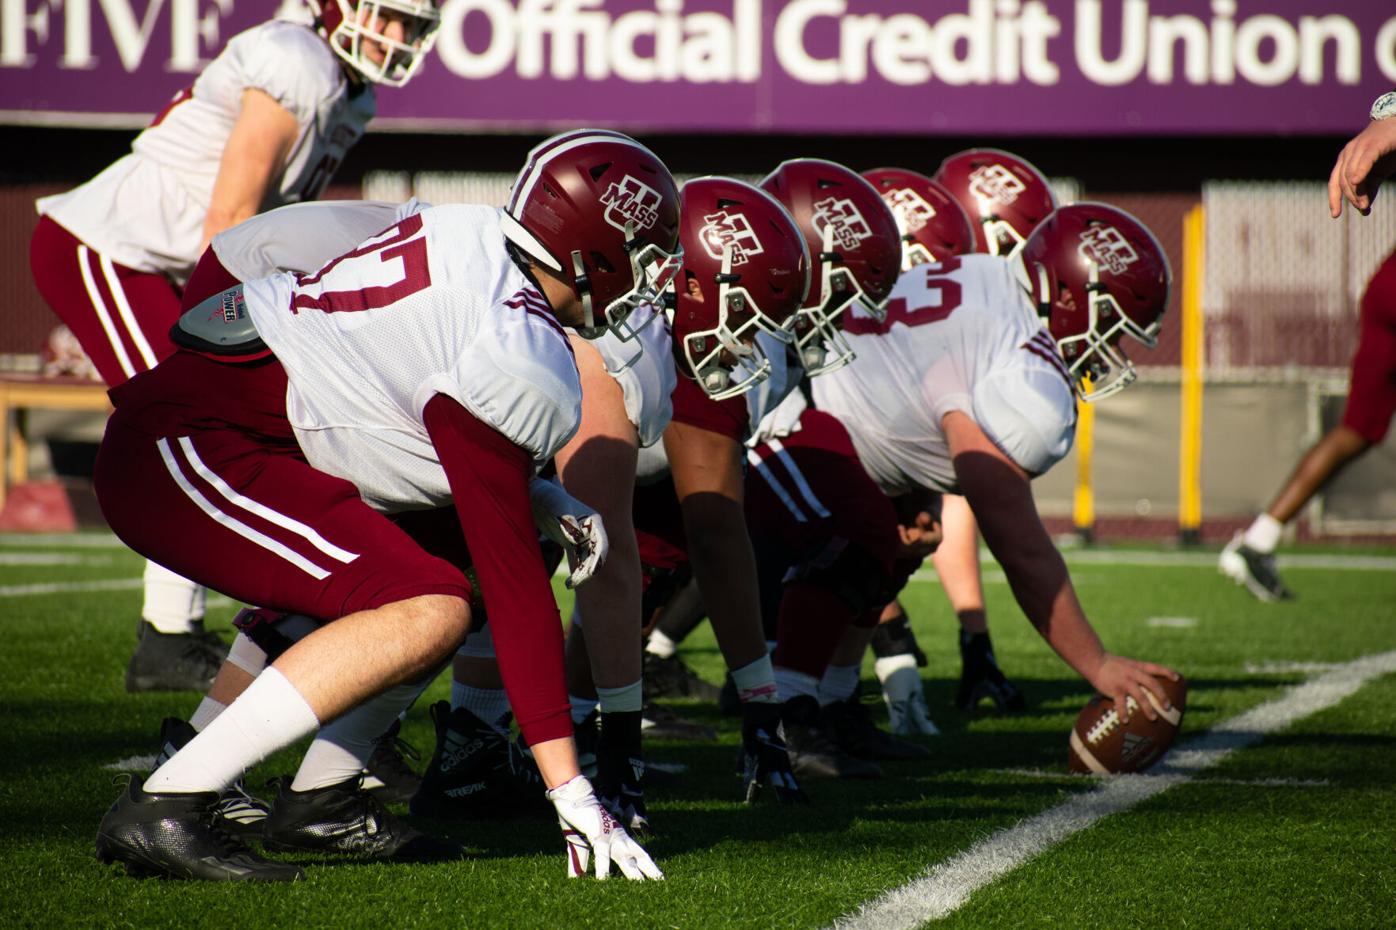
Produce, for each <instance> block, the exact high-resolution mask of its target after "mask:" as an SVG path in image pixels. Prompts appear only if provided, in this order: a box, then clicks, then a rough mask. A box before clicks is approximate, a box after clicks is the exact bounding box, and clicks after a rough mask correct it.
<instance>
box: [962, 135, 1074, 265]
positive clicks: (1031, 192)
mask: <svg viewBox="0 0 1396 930" xmlns="http://www.w3.org/2000/svg"><path fill="white" fill-rule="evenodd" d="M935 180H936V181H937V182H938V183H939V184H941V186H943V187H944V188H945V189H946V190H948V191H950V193H952V194H954V195H955V199H956V200H958V201H959V202H960V206H962V207H964V208H965V212H966V213H968V214H969V216H970V220H971V221H972V222H973V223H974V229H975V233H974V234H975V238H976V239H978V241H979V249H978V251H980V252H988V253H989V254H990V255H1011V254H1012V253H1013V250H1014V249H1016V248H1018V247H1019V246H1020V245H1022V243H1023V240H1024V239H1026V238H1027V237H1028V233H1030V232H1032V230H1033V227H1035V226H1036V225H1037V224H1038V223H1040V222H1042V220H1043V218H1044V217H1046V216H1047V214H1049V213H1051V212H1052V211H1053V210H1055V209H1056V208H1057V198H1056V195H1055V194H1053V193H1052V188H1051V186H1049V185H1048V183H1047V179H1046V178H1045V177H1043V176H1042V172H1041V171H1038V170H1037V169H1036V168H1034V167H1033V166H1032V165H1031V164H1029V163H1028V162H1026V161H1024V160H1023V159H1021V158H1019V157H1018V156H1017V155H1013V154H1010V153H1008V152H1004V151H1002V150H1000V149H967V150H965V151H963V152H958V153H956V154H954V155H951V156H950V157H949V158H947V159H945V161H943V162H941V163H940V168H939V169H937V171H936V173H935Z"/></svg>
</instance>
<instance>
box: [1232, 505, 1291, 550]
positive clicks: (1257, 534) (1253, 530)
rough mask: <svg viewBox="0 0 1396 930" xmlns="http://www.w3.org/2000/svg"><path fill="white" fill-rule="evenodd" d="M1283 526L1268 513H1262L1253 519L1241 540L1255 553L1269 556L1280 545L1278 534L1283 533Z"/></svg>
mask: <svg viewBox="0 0 1396 930" xmlns="http://www.w3.org/2000/svg"><path fill="white" fill-rule="evenodd" d="M1284 528H1285V525H1284V524H1283V523H1281V522H1280V521H1279V520H1276V519H1275V518H1274V517H1272V516H1270V515H1269V514H1268V513H1263V514H1261V515H1260V516H1258V517H1256V518H1255V522H1253V523H1252V524H1251V525H1250V526H1249V527H1247V528H1246V534H1245V536H1243V537H1242V540H1243V541H1244V542H1245V544H1246V545H1247V546H1250V547H1251V548H1252V549H1254V550H1255V551H1256V552H1260V553H1263V554H1265V555H1269V554H1270V553H1272V552H1274V551H1275V547H1276V546H1277V545H1279V543H1280V533H1282V532H1284Z"/></svg>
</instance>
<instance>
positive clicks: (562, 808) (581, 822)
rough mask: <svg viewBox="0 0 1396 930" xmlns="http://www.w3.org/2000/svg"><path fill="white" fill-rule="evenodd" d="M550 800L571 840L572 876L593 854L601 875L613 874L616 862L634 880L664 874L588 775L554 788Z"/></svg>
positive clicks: (584, 867) (581, 870)
mask: <svg viewBox="0 0 1396 930" xmlns="http://www.w3.org/2000/svg"><path fill="white" fill-rule="evenodd" d="M548 800H549V801H552V802H553V807H555V808H557V822H558V826H560V827H561V828H562V838H563V839H564V840H566V841H567V877H568V878H580V877H581V876H583V875H585V874H586V872H587V865H588V863H589V862H590V861H591V858H592V856H595V857H596V877H597V878H600V879H604V878H606V877H607V876H609V875H610V874H611V865H612V864H613V863H614V864H615V865H616V866H617V867H618V868H619V869H620V872H621V874H622V875H624V876H625V877H626V878H628V879H631V880H633V881H644V880H645V879H662V878H663V877H664V873H663V872H661V871H659V866H657V865H655V864H654V860H653V859H651V858H650V854H649V853H647V852H645V850H644V847H642V846H641V845H640V844H639V843H637V842H635V840H633V839H632V838H631V837H630V834H629V833H626V832H625V828H624V827H622V826H621V825H620V824H619V823H617V822H616V819H615V818H614V817H612V816H611V815H610V813H609V812H608V811H607V810H606V808H604V807H602V806H601V802H600V801H598V800H597V799H596V793H595V792H593V791H592V790H591V782H589V781H587V780H586V778H585V777H584V776H582V775H578V776H577V777H576V778H573V779H572V780H571V781H569V782H567V783H566V784H563V785H559V786H558V787H556V788H554V789H552V790H551V791H549V792H548Z"/></svg>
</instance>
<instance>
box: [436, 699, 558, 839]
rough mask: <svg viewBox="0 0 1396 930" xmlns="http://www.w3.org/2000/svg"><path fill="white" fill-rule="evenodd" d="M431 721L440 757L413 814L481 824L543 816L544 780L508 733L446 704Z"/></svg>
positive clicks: (439, 705)
mask: <svg viewBox="0 0 1396 930" xmlns="http://www.w3.org/2000/svg"><path fill="white" fill-rule="evenodd" d="M431 719H432V722H433V723H435V724H436V751H435V752H433V753H432V756H431V761H430V762H429V763H427V770H426V774H424V775H423V776H422V785H421V787H420V788H418V789H417V793H416V794H415V795H413V796H412V804H411V810H412V813H413V814H416V815H417V816H419V817H437V818H448V819H449V818H465V819H478V818H483V817H497V816H500V815H501V814H503V815H509V814H517V813H520V812H527V813H532V812H534V811H541V810H544V805H545V804H546V803H547V796H546V793H545V788H544V786H543V778H542V776H540V775H539V774H538V769H537V766H535V765H534V763H533V760H532V759H530V758H529V757H528V756H527V755H525V754H524V752H523V750H522V749H520V748H519V747H518V745H517V744H516V743H514V742H513V741H512V740H511V739H510V738H509V734H508V733H507V732H506V731H502V730H499V729H497V728H496V727H493V726H491V725H490V724H488V723H485V722H484V721H483V720H481V719H480V718H479V717H477V716H475V715H474V714H472V713H471V712H470V711H469V710H467V709H466V708H464V707H457V708H455V709H454V710H452V709H451V705H450V704H448V703H446V702H445V701H438V702H437V703H435V704H433V705H432V707H431ZM549 809H550V808H549Z"/></svg>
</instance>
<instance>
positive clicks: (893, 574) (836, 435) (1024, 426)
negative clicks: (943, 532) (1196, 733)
mask: <svg viewBox="0 0 1396 930" xmlns="http://www.w3.org/2000/svg"><path fill="white" fill-rule="evenodd" d="M1168 284H1169V272H1168V266H1167V261H1166V259H1165V258H1164V255H1163V252H1162V250H1161V248H1160V247H1159V246H1158V243H1157V242H1156V241H1155V240H1154V238H1153V236H1152V235H1151V234H1150V233H1149V232H1148V231H1147V230H1146V229H1145V228H1144V227H1143V226H1142V225H1141V224H1139V223H1138V221H1136V220H1135V219H1134V218H1133V217H1130V216H1129V215H1128V214H1125V213H1124V212H1123V211H1120V210H1117V209H1115V208H1113V207H1109V206H1106V205H1104V204H1077V205H1074V206H1069V207H1063V208H1061V209H1059V210H1057V211H1055V212H1054V213H1052V214H1051V215H1050V216H1049V217H1048V219H1047V220H1045V221H1044V222H1043V223H1041V224H1039V226H1038V228H1037V229H1036V230H1034V231H1033V232H1032V234H1031V235H1030V236H1029V237H1028V238H1027V240H1026V241H1025V242H1024V244H1023V246H1022V247H1021V248H1020V249H1019V250H1017V251H1016V253H1015V254H1014V255H1013V256H1012V257H1010V258H1002V257H996V256H990V255H964V256H959V257H952V258H949V259H947V260H945V261H942V262H938V263H935V264H927V265H921V266H917V267H914V268H912V269H911V270H909V271H907V272H905V273H903V274H902V275H901V277H900V278H899V279H898V281H897V285H896V287H895V288H894V289H893V291H892V294H891V297H890V299H889V300H888V301H887V307H886V313H885V315H879V314H875V313H873V312H871V311H869V310H867V309H865V308H862V307H854V309H853V312H852V315H851V317H850V318H849V319H847V320H846V321H845V326H844V330H845V336H846V338H847V341H848V343H849V345H850V347H851V348H852V349H853V351H854V353H855V354H856V361H855V362H853V363H852V364H850V365H848V366H846V367H844V368H841V369H839V370H838V371H835V372H831V373H830V374H828V375H825V376H824V377H822V378H817V379H814V381H813V382H812V389H813V399H814V404H815V407H816V408H817V409H811V410H807V411H805V412H804V413H803V414H802V416H801V418H800V421H799V422H800V427H801V429H800V430H799V431H797V432H794V433H792V434H791V435H790V436H789V437H788V438H786V439H782V440H775V441H772V442H768V443H766V444H765V445H764V446H762V447H759V448H758V449H756V450H754V452H753V456H752V458H753V462H754V463H755V464H756V465H757V469H758V471H759V472H760V473H761V475H762V477H764V478H767V479H768V481H767V483H768V484H769V487H770V491H769V493H768V494H765V495H763V496H761V497H757V496H755V495H753V497H752V499H751V502H750V507H749V512H750V514H751V516H752V532H753V534H758V533H759V534H761V535H763V536H768V537H769V536H780V537H783V538H786V539H792V540H794V539H800V540H802V541H803V545H804V546H805V547H806V550H807V551H808V550H810V549H814V550H816V551H815V552H814V554H813V555H810V556H807V557H806V558H805V559H804V560H803V561H800V562H797V563H796V564H795V566H794V569H793V571H792V572H791V574H790V578H791V579H792V580H791V583H789V584H787V586H786V590H785V594H784V597H783V599H782V602H781V640H780V645H779V646H778V647H777V651H776V665H777V676H778V680H779V681H780V682H781V684H782V686H783V687H784V686H787V685H788V686H789V687H791V689H792V690H793V691H796V692H797V693H801V692H802V693H804V694H806V695H808V694H809V693H810V692H811V691H812V690H813V689H815V688H816V687H817V684H818V681H819V676H820V674H821V673H822V671H823V668H822V666H820V665H819V661H823V662H824V663H826V664H827V662H828V661H829V658H830V657H831V656H832V655H834V653H835V650H836V649H837V648H838V647H839V638H840V635H853V636H857V635H858V633H857V632H852V633H851V634H850V631H856V629H857V628H856V627H854V626H853V625H854V623H855V620H857V619H858V618H859V616H860V613H862V614H863V615H864V616H866V615H867V614H868V613H874V612H875V611H876V610H877V609H878V608H879V607H880V603H881V602H880V601H879V600H878V599H877V595H878V593H879V592H878V589H879V587H882V588H891V589H892V590H893V591H895V590H896V588H898V587H899V586H900V585H901V584H903V583H904V582H905V580H906V578H907V577H908V576H909V574H910V571H912V570H914V567H915V559H914V555H915V553H914V551H912V552H908V551H907V550H911V549H912V548H913V547H912V546H909V545H908V543H909V542H911V540H908V539H906V538H905V537H904V536H903V535H901V534H900V533H899V529H898V525H899V523H900V525H901V526H903V527H906V526H908V525H909V524H908V521H907V520H906V518H905V516H903V517H902V518H901V519H900V520H899V519H898V512H897V511H898V510H899V509H900V510H901V512H902V514H903V515H905V514H908V513H914V512H915V510H917V509H918V508H919V509H920V510H921V511H922V513H925V514H928V515H933V506H926V505H925V504H924V503H923V502H924V500H925V499H924V498H923V497H919V496H920V495H925V494H927V493H959V494H963V495H964V497H965V498H966V500H967V501H968V502H969V504H970V506H971V507H972V508H973V510H974V515H975V517H976V518H977V520H978V523H979V526H980V527H981V529H982V531H983V533H984V537H985V540H986V541H987V542H988V544H989V547H990V549H991V550H992V551H993V552H994V555H995V557H996V558H997V559H998V561H999V563H1000V564H1001V565H1002V566H1003V568H1004V571H1005V573H1006V574H1007V575H1008V577H1009V580H1010V584H1011V585H1012V588H1013V591H1014V594H1015V596H1016V597H1017V599H1018V602H1019V604H1020V606H1021V607H1022V609H1023V611H1024V613H1025V614H1026V615H1027V616H1028V618H1029V620H1030V621H1031V622H1032V623H1033V625H1034V626H1035V627H1036V628H1037V629H1038V631H1039V633H1040V634H1041V635H1042V636H1043V638H1044V639H1046V641H1047V642H1048V644H1049V645H1051V646H1052V648H1053V649H1054V650H1056V651H1057V653H1058V654H1059V655H1061V656H1062V658H1063V659H1064V660H1065V661H1066V662H1067V663H1068V664H1069V665H1070V666H1071V667H1072V668H1073V669H1075V670H1076V671H1077V672H1078V673H1079V674H1081V675H1082V677H1084V678H1085V679H1086V680H1087V681H1088V682H1090V684H1091V685H1092V686H1093V687H1095V688H1096V689H1097V690H1099V691H1100V692H1101V693H1103V694H1105V695H1107V696H1109V697H1110V698H1111V699H1112V700H1114V701H1115V703H1116V706H1117V709H1118V711H1119V713H1120V714H1121V715H1122V716H1128V711H1127V707H1126V702H1127V701H1129V700H1132V701H1133V702H1135V704H1136V705H1137V706H1139V707H1142V708H1143V709H1144V713H1145V714H1146V715H1148V716H1150V717H1151V719H1152V716H1153V714H1154V711H1153V708H1152V706H1151V705H1150V703H1149V702H1148V701H1147V699H1146V698H1145V696H1144V692H1145V691H1146V690H1148V691H1150V692H1152V693H1154V694H1155V696H1156V697H1157V698H1158V699H1159V702H1160V704H1163V703H1164V701H1165V696H1164V695H1163V693H1162V689H1161V688H1160V686H1159V685H1158V683H1157V681H1156V680H1155V677H1154V676H1168V677H1174V675H1175V673H1173V672H1172V671H1171V670H1169V669H1167V668H1164V667H1163V666H1160V665H1155V664H1153V663H1148V662H1139V661H1136V660H1133V659H1128V658H1124V657H1121V656H1116V655H1112V654H1111V653H1108V652H1106V651H1105V649H1104V647H1103V645H1102V644H1101V642H1100V639H1099V638H1098V637H1097V635H1096V634H1095V632H1094V630H1093V629H1092V627H1091V625H1090V623H1089V621H1088V620H1087V619H1086V615H1085V613H1084V611H1083V610H1082V608H1081V605H1080V603H1079V601H1078V600H1077V598H1076V594H1075V591H1074V589H1073V587H1072V585H1071V580H1070V577H1069V575H1068V573H1067V570H1066V566H1065V563H1064V562H1063V561H1062V558H1061V556H1060V554H1059V553H1058V552H1057V551H1056V549H1055V547H1054V546H1053V545H1052V543H1051V540H1050V538H1049V537H1048V535H1047V533H1046V531H1045V529H1044V528H1043V526H1042V522H1041V520H1040V518H1039V517H1038V515H1037V511H1036V507H1035V506H1034V504H1033V500H1032V494H1031V490H1030V485H1029V483H1030V481H1031V479H1032V478H1033V477H1035V476H1036V475H1039V474H1042V473H1043V472H1045V471H1046V470H1047V469H1048V468H1050V467H1051V466H1052V465H1053V464H1054V463H1055V462H1057V461H1059V460H1060V459H1061V458H1062V457H1063V456H1064V455H1065V454H1066V453H1067V451H1068V450H1069V449H1070V446H1071V441H1072V438H1073V434H1074V430H1075V422H1076V398H1077V396H1078V395H1079V396H1080V397H1081V398H1082V399H1083V400H1088V401H1093V400H1096V399H1099V398H1100V397H1103V396H1108V395H1109V394H1110V393H1113V392H1114V391H1116V390H1119V389H1120V388H1122V387H1124V386H1125V385H1127V384H1128V383H1130V382H1131V381H1132V380H1133V379H1134V371H1133V368H1132V366H1131V365H1130V364H1129V362H1128V360H1127V358H1126V357H1125V355H1124V352H1123V349H1122V348H1121V346H1120V342H1121V340H1122V338H1123V337H1124V336H1126V335H1127V336H1129V337H1131V338H1134V339H1137V340H1139V341H1141V342H1143V343H1145V344H1152V343H1153V342H1154V340H1155V338H1156V336H1157V333H1158V328H1159V321H1160V317H1161V315H1162V313H1163V311H1164V308H1165V306H1166V303H1167V294H1168ZM860 472H861V473H862V475H863V477H864V478H867V479H871V481H872V482H873V483H875V486H876V488H878V489H880V490H881V492H882V493H883V494H885V495H886V496H887V497H888V498H892V499H894V500H900V501H903V502H906V503H908V504H910V506H905V505H903V506H902V507H900V508H898V507H894V506H892V505H891V504H889V503H887V502H884V503H882V504H881V505H879V504H878V502H877V499H876V498H875V497H873V496H871V495H869V494H867V493H866V485H864V484H861V482H860V481H859V473H860ZM753 485H755V483H753ZM819 542H825V543H826V545H825V546H824V547H823V548H822V549H821V548H820V547H818V546H817V545H814V546H812V545H811V544H817V543H819ZM908 554H910V555H912V556H913V558H906V557H905V556H906V555H908ZM816 617H817V618H818V619H817V620H816V621H814V622H811V618H816ZM787 618H788V620H789V622H788V623H787ZM801 621H803V622H801ZM788 630H789V631H791V633H792V634H793V633H798V635H791V636H787V631H788ZM816 632H822V635H821V636H816V635H815V633H816ZM867 636H868V634H867V633H863V634H862V641H863V642H864V643H865V642H866V641H867ZM787 641H788V642H790V643H791V645H792V648H790V649H787ZM821 657H822V658H821Z"/></svg>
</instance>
